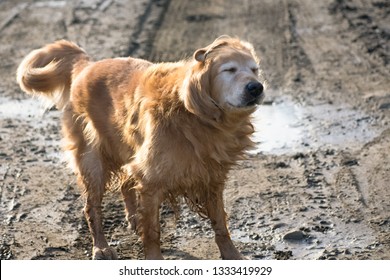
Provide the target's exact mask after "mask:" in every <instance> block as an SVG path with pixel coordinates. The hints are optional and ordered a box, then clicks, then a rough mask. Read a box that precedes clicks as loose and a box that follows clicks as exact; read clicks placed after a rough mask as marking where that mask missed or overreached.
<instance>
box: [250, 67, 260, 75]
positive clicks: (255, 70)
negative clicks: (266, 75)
mask: <svg viewBox="0 0 390 280" xmlns="http://www.w3.org/2000/svg"><path fill="white" fill-rule="evenodd" d="M251 70H252V72H253V73H254V74H257V73H258V72H259V68H257V67H256V68H252V69H251Z"/></svg>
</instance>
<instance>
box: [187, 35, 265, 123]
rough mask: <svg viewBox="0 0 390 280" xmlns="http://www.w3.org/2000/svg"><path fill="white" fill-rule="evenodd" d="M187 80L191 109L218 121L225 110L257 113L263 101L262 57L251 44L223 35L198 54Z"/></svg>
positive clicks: (226, 111)
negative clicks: (260, 74) (258, 56)
mask: <svg viewBox="0 0 390 280" xmlns="http://www.w3.org/2000/svg"><path fill="white" fill-rule="evenodd" d="M193 58H194V64H193V67H192V69H191V71H190V74H189V75H187V78H186V80H185V87H186V95H185V96H184V102H185V105H186V107H187V109H188V110H189V111H191V112H193V113H194V114H197V115H199V116H203V117H207V118H212V119H215V120H218V118H220V117H221V115H222V114H223V113H233V112H253V111H254V108H255V107H256V105H258V104H260V103H261V101H262V100H263V97H264V94H263V85H262V84H261V83H260V81H259V68H258V67H259V66H258V59H257V57H256V54H255V52H254V48H253V46H252V45H251V44H250V43H247V42H244V41H241V40H239V39H235V38H230V37H228V36H222V37H219V38H218V39H216V40H215V41H214V42H213V43H212V44H210V45H209V46H207V47H205V48H201V49H198V50H197V51H195V53H194V56H193Z"/></svg>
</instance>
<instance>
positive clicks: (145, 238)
mask: <svg viewBox="0 0 390 280" xmlns="http://www.w3.org/2000/svg"><path fill="white" fill-rule="evenodd" d="M161 198H162V196H161V194H160V192H159V191H156V188H150V187H146V186H142V187H141V188H140V196H139V208H138V214H139V218H138V221H139V225H138V232H139V234H140V235H141V239H142V242H143V245H144V253H145V259H148V260H158V259H163V256H162V254H161V249H160V219H159V218H160V213H159V209H160V204H161V201H162V199H161Z"/></svg>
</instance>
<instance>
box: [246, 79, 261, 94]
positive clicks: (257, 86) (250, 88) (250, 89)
mask: <svg viewBox="0 0 390 280" xmlns="http://www.w3.org/2000/svg"><path fill="white" fill-rule="evenodd" d="M245 90H246V92H247V93H249V94H250V95H251V96H253V97H258V96H260V95H261V94H262V92H263V90H264V87H263V85H262V84H261V83H259V82H250V83H248V84H247V85H246V87H245Z"/></svg>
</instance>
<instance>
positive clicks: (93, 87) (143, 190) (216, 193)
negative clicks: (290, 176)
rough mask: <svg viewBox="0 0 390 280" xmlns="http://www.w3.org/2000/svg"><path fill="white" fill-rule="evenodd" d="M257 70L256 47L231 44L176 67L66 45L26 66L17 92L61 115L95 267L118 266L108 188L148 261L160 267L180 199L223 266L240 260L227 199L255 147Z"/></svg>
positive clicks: (217, 44)
mask: <svg viewBox="0 0 390 280" xmlns="http://www.w3.org/2000/svg"><path fill="white" fill-rule="evenodd" d="M257 63H258V60H257V57H256V55H255V53H254V50H253V47H252V45H250V44H249V43H247V42H243V41H240V40H239V39H235V38H230V37H227V36H223V37H220V38H218V39H217V40H215V41H214V42H213V43H212V44H210V45H209V46H207V47H205V48H202V49H199V50H197V51H196V52H195V53H194V56H193V58H192V59H188V60H184V61H179V62H175V63H160V64H152V63H150V62H148V61H145V60H141V59H135V58H130V57H128V58H115V59H106V60H102V61H97V62H92V61H91V60H90V58H89V57H88V56H87V54H86V53H85V51H83V50H82V49H81V48H79V47H78V46H77V45H75V44H74V43H71V42H67V41H64V40H62V41H58V42H55V43H53V44H49V45H47V46H45V47H43V48H41V49H38V50H35V51H32V52H31V53H30V54H29V55H28V56H27V57H26V58H25V59H24V60H23V62H22V63H21V64H20V66H19V68H18V71H17V81H18V82H19V84H20V86H21V88H22V89H23V90H24V91H26V92H27V93H31V94H36V95H42V96H46V97H48V98H50V99H52V100H53V102H54V103H56V105H57V107H58V108H59V109H62V110H63V136H64V143H65V144H64V149H65V151H66V152H67V153H68V154H69V155H70V162H71V164H72V166H73V169H74V171H75V172H76V174H77V176H78V182H79V185H80V186H81V188H82V190H83V191H84V193H85V198H86V205H85V215H86V218H87V221H88V224H89V227H90V231H91V234H92V237H93V256H94V258H96V259H98V258H105V259H110V258H116V253H115V251H114V250H112V249H111V248H109V246H108V244H107V241H106V239H105V237H104V234H103V230H102V218H101V202H102V198H103V194H104V192H105V190H107V188H109V187H112V186H114V187H115V188H118V189H120V190H121V191H122V194H123V198H124V201H125V206H126V214H127V218H128V220H129V222H130V223H131V225H132V226H133V227H135V228H136V229H137V230H138V232H139V234H140V235H141V238H142V240H143V243H144V251H145V257H146V258H162V255H161V252H160V244H159V242H160V241H159V238H160V226H159V214H158V213H159V207H160V204H161V203H162V202H163V201H164V200H169V201H171V202H172V203H175V201H176V200H177V198H178V197H184V198H186V200H187V201H188V202H189V204H190V206H191V207H192V208H193V209H195V210H196V211H198V212H199V213H200V214H202V215H203V216H206V217H209V218H210V220H211V224H212V227H213V229H214V231H215V233H216V242H217V244H218V246H219V249H220V251H221V255H222V258H227V259H237V258H241V257H242V256H241V254H240V253H239V252H238V251H237V249H236V248H235V247H234V245H233V243H232V242H231V240H230V236H229V232H228V230H227V226H226V217H225V216H226V214H225V211H224V206H223V198H222V196H223V188H224V182H225V180H226V176H227V173H228V171H229V169H230V168H231V166H232V165H233V164H234V163H235V162H236V161H237V160H239V159H241V158H242V157H243V155H244V154H245V151H246V150H248V149H250V148H251V147H252V146H253V143H252V141H251V140H250V135H251V134H252V133H253V126H252V125H251V123H250V114H251V113H252V112H253V111H254V110H255V107H256V106H255V105H256V104H259V103H260V101H261V98H262V92H260V91H259V92H257V93H256V98H254V97H250V96H249V97H248V93H247V91H248V90H245V88H246V87H247V84H248V83H250V82H256V83H258V77H257V75H258V74H257ZM224 67H225V68H224ZM229 67H230V68H229ZM261 91H262V88H261Z"/></svg>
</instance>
